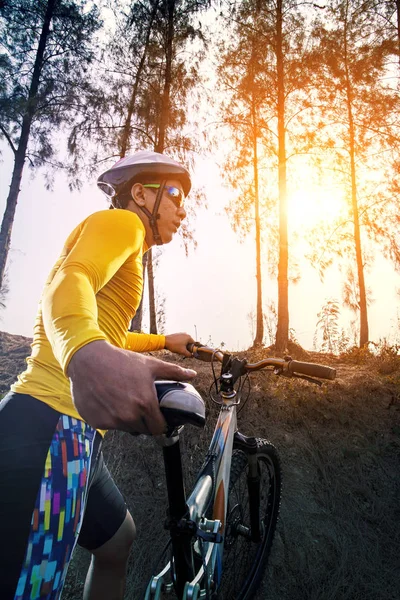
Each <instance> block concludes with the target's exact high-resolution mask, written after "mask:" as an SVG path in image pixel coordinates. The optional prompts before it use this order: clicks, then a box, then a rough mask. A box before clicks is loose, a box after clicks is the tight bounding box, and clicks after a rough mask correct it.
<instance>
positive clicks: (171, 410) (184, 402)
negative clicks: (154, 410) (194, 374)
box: [155, 381, 206, 427]
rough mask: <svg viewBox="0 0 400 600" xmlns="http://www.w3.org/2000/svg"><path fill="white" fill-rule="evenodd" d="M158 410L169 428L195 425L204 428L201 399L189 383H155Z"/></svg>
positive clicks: (204, 411) (204, 415) (204, 417)
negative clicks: (158, 404)
mask: <svg viewBox="0 0 400 600" xmlns="http://www.w3.org/2000/svg"><path fill="white" fill-rule="evenodd" d="M155 384H156V390H157V396H158V401H159V403H160V410H161V412H162V414H163V415H164V418H165V420H166V421H167V423H168V426H169V427H178V426H179V425H185V424H187V423H188V424H190V425H195V426H196V427H204V424H205V422H206V408H205V405H204V401H203V398H202V397H201V396H200V394H199V392H198V391H197V390H196V389H195V388H194V387H193V386H192V385H191V384H190V383H181V382H179V381H156V382H155Z"/></svg>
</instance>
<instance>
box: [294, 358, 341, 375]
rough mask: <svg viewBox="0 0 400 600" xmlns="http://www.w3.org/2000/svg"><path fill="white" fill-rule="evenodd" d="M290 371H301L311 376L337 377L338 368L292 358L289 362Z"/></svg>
mask: <svg viewBox="0 0 400 600" xmlns="http://www.w3.org/2000/svg"><path fill="white" fill-rule="evenodd" d="M288 371H289V373H292V374H293V373H299V374H301V375H309V376H310V377H319V378H320V379H335V377H336V369H333V368H332V367H327V366H325V365H316V364H315V363H307V362H301V361H299V360H291V361H290V363H289V364H288Z"/></svg>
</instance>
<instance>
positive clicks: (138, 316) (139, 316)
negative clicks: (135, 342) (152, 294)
mask: <svg viewBox="0 0 400 600" xmlns="http://www.w3.org/2000/svg"><path fill="white" fill-rule="evenodd" d="M147 259H148V252H146V254H143V259H142V265H143V290H144V286H145V285H146V281H145V279H146V267H147ZM142 320H143V292H142V297H141V298H140V303H139V306H138V307H137V309H136V313H135V316H134V317H133V319H132V321H131V324H130V327H129V331H142Z"/></svg>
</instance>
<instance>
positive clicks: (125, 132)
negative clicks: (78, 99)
mask: <svg viewBox="0 0 400 600" xmlns="http://www.w3.org/2000/svg"><path fill="white" fill-rule="evenodd" d="M158 5H159V2H158V0H155V2H154V4H153V8H152V11H151V14H150V18H149V22H148V26H147V31H146V39H145V44H144V48H143V54H142V57H141V59H140V62H139V65H138V68H137V71H136V75H135V81H134V83H133V86H132V93H131V97H130V100H129V104H128V112H127V115H126V119H125V123H124V127H123V129H122V132H121V136H120V140H119V147H120V148H119V156H120V158H124V156H125V155H126V151H127V148H128V142H129V140H130V136H131V123H132V116H133V111H134V108H135V104H136V95H137V90H138V87H139V82H140V78H141V76H142V72H143V69H144V65H145V61H146V57H147V52H148V49H149V42H150V35H151V31H152V28H153V24H154V19H155V16H156V13H157V9H158Z"/></svg>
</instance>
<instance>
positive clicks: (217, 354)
mask: <svg viewBox="0 0 400 600" xmlns="http://www.w3.org/2000/svg"><path fill="white" fill-rule="evenodd" d="M187 349H188V351H189V352H190V353H191V354H192V355H193V356H194V358H197V359H199V360H201V361H203V362H212V361H213V360H214V359H217V360H218V361H219V362H222V361H223V359H224V356H227V355H228V353H226V352H222V350H214V348H210V347H209V346H203V345H202V344H199V343H198V342H195V343H194V344H188V345H187ZM265 367H274V368H275V369H278V371H280V373H281V374H282V375H288V376H292V375H296V374H299V375H305V376H307V377H318V378H319V379H330V380H333V379H335V377H336V369H333V368H332V367H327V366H326V365H319V364H316V363H309V362H302V361H299V360H292V359H291V358H289V357H287V358H273V357H270V358H264V359H263V360H260V361H258V362H256V363H248V362H246V361H243V363H242V368H243V371H244V373H246V372H248V371H259V370H260V369H264V368H265Z"/></svg>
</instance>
